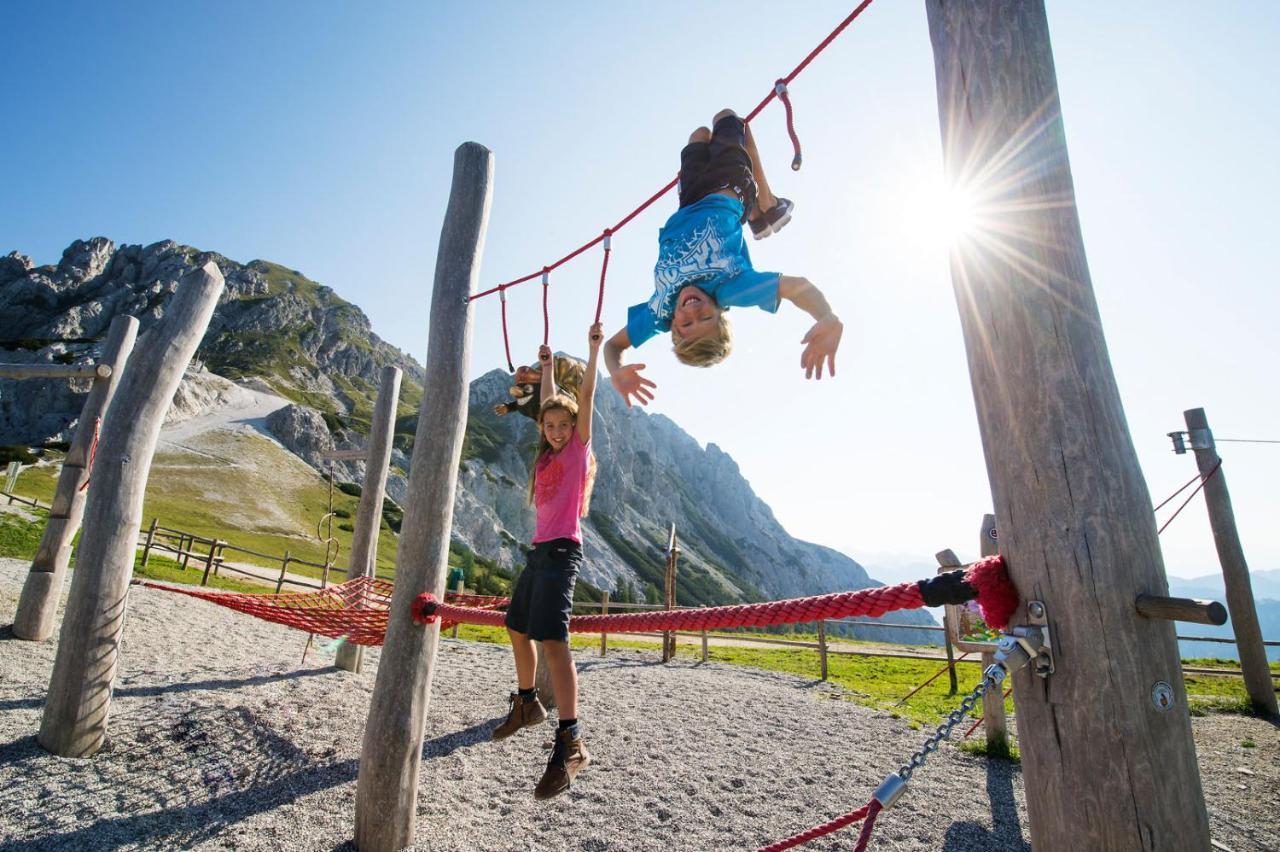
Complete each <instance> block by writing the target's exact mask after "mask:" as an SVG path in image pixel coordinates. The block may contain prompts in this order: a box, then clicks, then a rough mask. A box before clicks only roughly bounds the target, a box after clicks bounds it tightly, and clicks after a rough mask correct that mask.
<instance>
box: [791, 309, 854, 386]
mask: <svg viewBox="0 0 1280 852" xmlns="http://www.w3.org/2000/svg"><path fill="white" fill-rule="evenodd" d="M843 334H844V323H842V322H840V319H839V318H838V317H837V316H836V315H835V314H828V315H827V316H825V317H823V318H822V319H820V320H818V321H817V322H816V323H814V325H813V328H811V329H809V333H808V334H806V335H805V336H804V339H803V340H801V341H800V343H801V345H803V346H804V352H802V353H801V354H800V366H801V367H803V368H804V377H805V378H806V379H818V380H821V379H822V362H823V361H824V360H825V361H826V364H827V369H828V371H829V372H830V373H831V375H833V376H834V375H835V374H836V350H837V349H839V348H840V337H841V335H843Z"/></svg>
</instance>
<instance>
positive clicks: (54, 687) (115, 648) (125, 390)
mask: <svg viewBox="0 0 1280 852" xmlns="http://www.w3.org/2000/svg"><path fill="white" fill-rule="evenodd" d="M222 289H223V279H222V273H221V272H219V271H218V267H217V266H215V265H214V264H213V263H212V262H209V263H206V264H205V265H204V266H203V267H201V268H200V269H196V270H192V271H191V272H189V273H188V274H187V275H185V276H183V278H182V280H181V281H180V282H179V283H178V289H177V292H175V293H174V294H173V296H172V297H171V298H170V299H169V301H168V303H167V304H166V305H165V313H164V317H163V318H162V319H160V320H159V321H158V322H157V323H156V324H155V325H153V326H152V327H151V329H150V330H149V331H148V332H147V334H146V336H145V337H143V338H142V340H140V341H139V342H138V345H137V346H136V347H135V348H134V351H133V354H132V356H131V357H130V358H129V362H128V366H127V367H126V369H125V372H124V376H123V377H122V379H121V381H120V385H119V387H118V388H117V389H116V393H115V398H114V400H113V401H112V403H111V410H109V411H108V415H107V417H106V419H105V423H104V425H103V429H102V436H101V439H100V440H99V443H98V458H97V463H96V465H95V468H96V469H95V471H94V485H93V487H91V488H90V489H89V496H88V500H87V501H86V503H85V510H84V525H83V526H84V532H83V534H82V536H81V539H80V548H79V551H78V554H77V557H76V570H75V571H74V572H73V573H72V578H71V592H70V594H69V596H68V598H67V607H66V613H65V615H64V616H63V620H62V630H61V633H60V635H59V641H58V652H57V657H56V659H55V660H54V664H53V673H52V676H51V677H50V679H49V695H48V699H47V700H46V703H45V708H44V714H43V716H42V718H41V720H40V733H39V735H38V737H37V739H38V740H39V742H40V744H41V745H42V746H44V747H45V748H46V749H48V750H49V751H51V752H53V753H54V754H57V755H61V756H63V757H86V756H88V755H91V754H93V753H95V752H96V751H98V749H99V748H101V746H102V743H103V741H104V739H105V737H106V727H107V715H108V713H109V712H110V709H111V689H112V685H113V681H114V679H115V672H116V662H117V658H118V655H119V648H120V634H121V631H122V630H123V628H124V621H125V611H126V609H127V603H128V591H129V579H130V575H131V573H132V571H133V561H134V558H135V555H136V553H137V540H138V528H139V527H140V526H141V520H142V498H143V494H144V492H145V490H146V485H147V475H148V474H149V473H150V470H151V460H152V457H153V456H154V455H155V449H156V442H157V441H158V440H159V438H160V426H161V424H162V423H163V421H164V415H165V412H166V411H168V410H169V405H170V403H171V402H172V400H173V394H174V392H175V391H176V390H177V389H178V383H179V382H180V381H181V380H182V373H183V371H184V370H185V369H186V368H187V364H188V363H189V362H190V361H191V356H192V355H193V354H195V351H196V346H197V345H199V343H200V339H201V337H203V336H204V332H205V329H206V328H208V326H209V318H210V317H211V316H212V315H213V309H214V306H215V305H217V303H218V297H219V296H220V295H221V294H222ZM114 412H122V413H123V414H120V415H117V414H115V413H114Z"/></svg>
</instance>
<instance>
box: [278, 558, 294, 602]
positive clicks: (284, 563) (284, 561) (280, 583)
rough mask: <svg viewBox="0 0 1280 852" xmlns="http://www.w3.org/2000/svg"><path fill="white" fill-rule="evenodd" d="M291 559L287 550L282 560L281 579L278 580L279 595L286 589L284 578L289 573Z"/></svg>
mask: <svg viewBox="0 0 1280 852" xmlns="http://www.w3.org/2000/svg"><path fill="white" fill-rule="evenodd" d="M291 558H292V557H290V556H289V551H287V550H286V551H285V552H284V558H283V559H281V560H280V579H279V580H276V594H277V595H278V594H280V590H281V589H282V588H284V577H285V574H286V573H288V571H289V560H290V559H291Z"/></svg>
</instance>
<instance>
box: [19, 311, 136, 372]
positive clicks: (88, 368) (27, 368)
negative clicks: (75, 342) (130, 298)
mask: <svg viewBox="0 0 1280 852" xmlns="http://www.w3.org/2000/svg"><path fill="white" fill-rule="evenodd" d="M135 322H136V320H135ZM134 328H135V331H136V328H137V326H135V327H134ZM111 370H112V364H111V362H110V361H107V360H106V359H105V357H104V359H103V360H102V361H101V362H100V363H97V364H0V379H94V380H97V379H109V378H111Z"/></svg>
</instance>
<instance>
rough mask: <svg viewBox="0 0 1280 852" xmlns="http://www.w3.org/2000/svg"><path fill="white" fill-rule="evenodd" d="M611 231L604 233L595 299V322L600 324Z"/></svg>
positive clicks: (611, 237)
mask: <svg viewBox="0 0 1280 852" xmlns="http://www.w3.org/2000/svg"><path fill="white" fill-rule="evenodd" d="M612 242H613V231H610V230H606V231H605V232H604V261H603V262H602V263H601V264H600V295H599V296H597V297H596V322H600V312H601V311H603V310H604V279H605V276H606V275H608V274H609V251H610V249H611V248H612V246H611V245H610V243H612Z"/></svg>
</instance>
